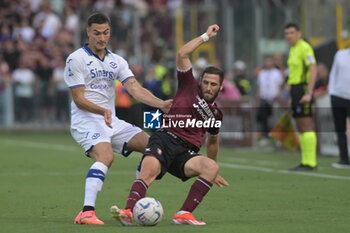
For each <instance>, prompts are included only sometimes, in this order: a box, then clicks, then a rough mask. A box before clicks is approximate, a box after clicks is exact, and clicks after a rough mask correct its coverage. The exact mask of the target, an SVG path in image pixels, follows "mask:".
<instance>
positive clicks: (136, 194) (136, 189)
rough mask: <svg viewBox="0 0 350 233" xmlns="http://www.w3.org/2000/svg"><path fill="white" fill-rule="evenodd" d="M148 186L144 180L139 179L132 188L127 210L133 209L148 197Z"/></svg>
mask: <svg viewBox="0 0 350 233" xmlns="http://www.w3.org/2000/svg"><path fill="white" fill-rule="evenodd" d="M147 188H148V186H147V185H146V184H145V182H143V180H140V179H137V180H135V182H134V184H133V185H132V187H131V190H130V193H129V197H128V200H127V202H126V207H125V209H131V211H132V209H133V208H134V205H135V204H136V202H137V201H138V200H140V199H141V198H144V197H145V196H146V191H147Z"/></svg>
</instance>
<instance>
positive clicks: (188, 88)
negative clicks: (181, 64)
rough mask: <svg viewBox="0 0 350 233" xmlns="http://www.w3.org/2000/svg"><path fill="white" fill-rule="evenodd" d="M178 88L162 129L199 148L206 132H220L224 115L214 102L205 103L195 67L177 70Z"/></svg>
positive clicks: (215, 133)
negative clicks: (193, 70) (195, 74)
mask: <svg viewBox="0 0 350 233" xmlns="http://www.w3.org/2000/svg"><path fill="white" fill-rule="evenodd" d="M177 78H178V89H177V92H176V95H175V97H174V100H173V104H172V106H171V109H170V111H169V113H168V114H167V115H165V117H164V118H163V125H162V127H163V128H164V129H166V130H169V131H171V132H173V133H174V134H176V135H177V136H179V137H181V138H183V139H185V140H187V141H188V142H190V143H192V144H193V145H194V146H196V147H197V148H198V149H199V148H200V147H201V144H202V139H203V136H204V134H205V132H206V131H208V132H209V133H210V134H212V135H217V134H218V133H219V130H220V127H221V122H222V112H221V110H220V109H219V108H218V107H217V105H216V104H215V103H208V102H206V101H205V100H204V99H203V97H202V95H201V91H200V87H199V84H198V83H197V81H196V80H195V78H194V77H193V74H192V68H190V69H188V70H186V71H180V70H178V71H177Z"/></svg>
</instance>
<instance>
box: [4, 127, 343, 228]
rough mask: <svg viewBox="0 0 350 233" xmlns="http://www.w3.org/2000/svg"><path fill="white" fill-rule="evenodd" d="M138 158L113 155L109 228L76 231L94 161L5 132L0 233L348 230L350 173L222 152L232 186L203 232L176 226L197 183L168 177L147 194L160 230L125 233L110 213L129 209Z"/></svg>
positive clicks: (295, 157)
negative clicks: (157, 207) (155, 203)
mask: <svg viewBox="0 0 350 233" xmlns="http://www.w3.org/2000/svg"><path fill="white" fill-rule="evenodd" d="M140 156H141V155H140V154H137V153H134V154H132V155H131V156H130V157H129V158H124V157H122V156H120V155H116V158H115V162H114V164H113V166H112V168H111V169H110V170H109V172H108V174H107V176H106V180H105V184H104V187H103V190H102V192H101V193H100V194H99V197H98V200H97V203H96V213H97V216H98V217H99V218H100V219H101V220H103V221H104V222H105V225H104V226H85V225H74V224H73V220H74V218H75V216H76V214H77V213H78V212H79V211H80V209H81V208H82V204H83V192H84V182H85V176H86V173H87V170H88V168H89V166H90V165H91V163H92V160H90V159H88V158H86V157H85V156H84V154H83V150H82V149H81V148H80V147H79V146H78V145H77V144H76V143H75V142H74V140H73V139H72V137H71V136H70V134H69V133H68V132H1V133H0V165H1V168H0V207H1V210H0V232H4V233H12V232H14V233H21V232H23V233H31V232H33V233H39V232H40V233H42V232H47V233H56V232H62V233H63V232H84V233H89V232H94V233H98V232H101V233H102V232H103V233H109V232H113V233H115V232H129V233H132V232H143V233H147V232H152V233H156V232H162V233H163V232H167V233H168V232H176V233H178V232H201V233H206V232H211V233H212V232H223V233H227V232H237V233H245V232H246V233H256V232H262V233H274V232H276V233H283V232H288V233H289V232H291V233H292V232H293V233H294V232H302V233H305V232H312V233H322V232H324V233H331V232H334V233H341V232H349V231H350V230H349V229H350V170H337V169H333V168H332V167H331V163H333V162H335V161H337V158H335V157H327V156H319V157H318V161H319V170H318V171H317V172H311V173H310V172H309V173H296V172H288V171H287V169H288V168H290V167H292V166H295V165H297V164H298V163H299V161H300V159H299V158H300V156H299V154H298V153H295V154H294V153H293V154H292V153H283V152H275V151H270V152H267V151H265V152H264V151H257V150H242V149H227V148H221V149H220V153H219V157H218V162H219V164H220V167H221V170H220V174H221V175H222V176H223V177H224V178H225V179H226V180H227V181H228V182H229V183H230V186H229V187H226V188H223V189H220V188H219V187H217V186H215V185H214V186H213V188H212V189H211V191H210V192H209V193H208V195H207V196H206V197H205V198H204V201H203V202H202V203H201V205H200V206H199V207H198V208H197V209H196V210H195V211H194V216H195V217H196V218H198V219H200V220H203V221H205V222H206V223H207V225H206V226H175V225H172V223H171V219H172V216H173V214H174V213H175V212H176V211H177V210H178V209H179V208H180V207H181V205H182V203H183V200H184V199H185V197H186V195H187V192H188V190H189V188H190V186H191V185H192V183H193V179H192V180H189V181H187V182H185V183H183V182H181V181H179V180H178V179H176V178H174V177H172V176H171V175H169V174H168V175H166V176H165V177H164V179H162V180H160V181H156V182H155V183H154V184H153V185H152V186H151V187H150V188H149V190H148V193H147V195H148V196H151V197H155V198H157V199H158V200H159V201H160V202H161V203H162V205H163V208H164V218H163V220H162V222H160V223H159V224H158V225H157V226H155V227H141V226H138V225H137V224H134V225H133V226H131V227H121V226H119V224H118V223H116V222H115V221H114V220H113V219H111V217H110V215H109V207H110V206H111V205H112V204H118V205H120V206H121V207H124V205H125V200H126V197H127V195H128V192H129V189H130V186H131V184H132V182H133V181H134V179H135V170H136V167H137V164H138V161H139V158H140Z"/></svg>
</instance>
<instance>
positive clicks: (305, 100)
mask: <svg viewBox="0 0 350 233" xmlns="http://www.w3.org/2000/svg"><path fill="white" fill-rule="evenodd" d="M311 99H312V95H311V94H308V93H307V94H305V95H303V97H301V99H300V101H299V103H301V104H304V103H310V102H311Z"/></svg>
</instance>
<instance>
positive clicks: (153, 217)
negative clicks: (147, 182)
mask: <svg viewBox="0 0 350 233" xmlns="http://www.w3.org/2000/svg"><path fill="white" fill-rule="evenodd" d="M133 216H134V218H135V220H136V221H137V222H138V223H139V224H140V225H143V226H155V225H157V223H159V222H160V221H161V220H162V217H163V207H162V205H161V204H160V202H159V201H158V200H156V199H154V198H152V197H144V198H142V199H140V200H138V201H137V202H136V204H135V206H134V210H133Z"/></svg>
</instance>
